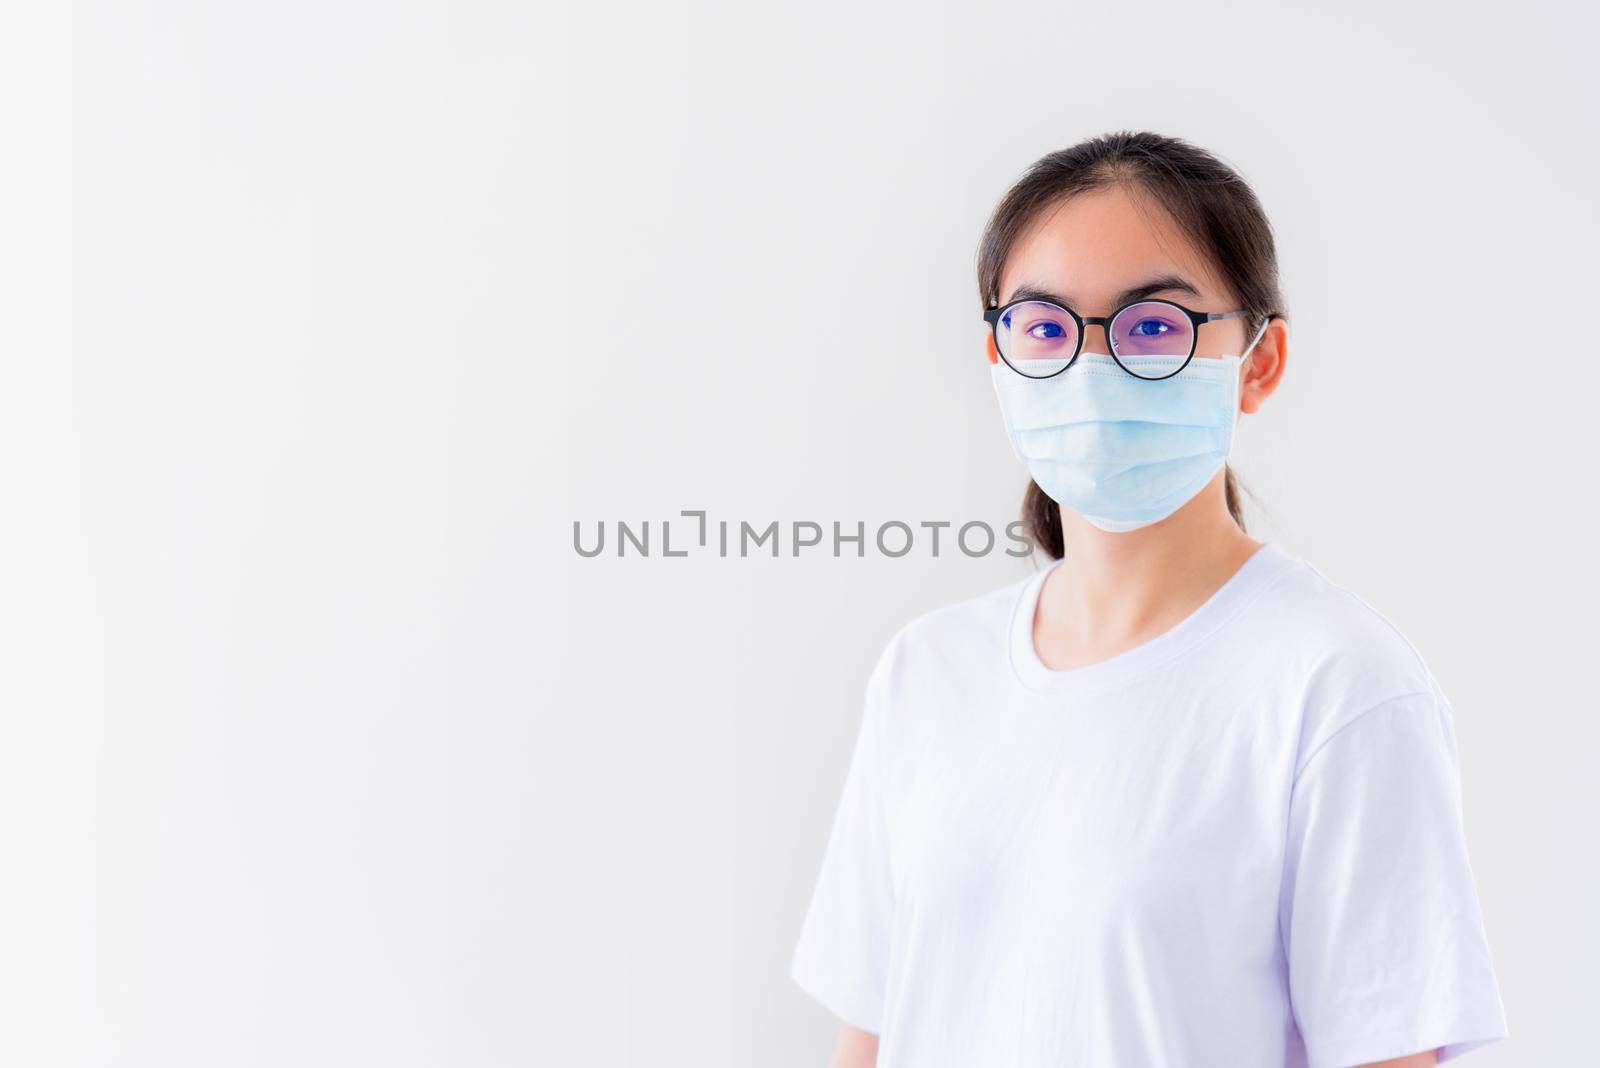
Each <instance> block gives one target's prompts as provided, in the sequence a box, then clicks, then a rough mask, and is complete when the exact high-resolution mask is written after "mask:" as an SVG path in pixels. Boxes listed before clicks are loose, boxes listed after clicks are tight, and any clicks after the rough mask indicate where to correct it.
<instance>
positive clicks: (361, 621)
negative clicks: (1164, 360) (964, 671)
mask: <svg viewBox="0 0 1600 1068" xmlns="http://www.w3.org/2000/svg"><path fill="white" fill-rule="evenodd" d="M1595 20H1596V15H1595V10H1594V8H1593V7H1592V5H1581V4H1577V3H1551V2H1540V3H1521V4H1516V5H1504V6H1500V7H1498V8H1484V7H1482V6H1475V7H1471V8H1470V9H1469V8H1467V7H1462V6H1460V5H1456V6H1442V5H1441V6H1437V7H1434V6H1430V7H1427V8H1424V7H1420V6H1417V7H1411V6H1407V5H1403V4H1394V3H1385V4H1380V5H1371V6H1367V7H1363V6H1361V5H1354V6H1352V5H1349V4H1342V5H1334V6H1330V5H1321V6H1320V7H1317V8H1315V9H1312V10H1307V11H1301V12H1293V11H1290V10H1288V9H1286V8H1285V7H1283V6H1280V5H1260V6H1239V7H1233V6H1224V5H1169V6H1162V5H1151V4H1141V5H1138V6H1137V8H1124V7H1119V6H1117V5H1104V4H1100V5H1083V6H1076V7H1074V6H1068V5H1063V4H1048V5H1038V6H1013V7H1009V8H1008V7H1006V6H994V5H982V6H980V5H978V4H976V3H970V2H969V3H964V4H959V5H957V4H944V5H942V6H941V5H929V4H916V5H912V4H907V5H904V6H901V7H888V6H881V5H874V4H862V3H852V4H845V5H828V4H819V3H806V4H790V5H786V6H784V7H781V8H769V7H767V6H765V5H753V4H742V3H732V2H728V3H725V4H720V5H714V4H696V5H692V6H686V5H683V4H645V3H616V2H611V3H603V4H593V5H584V6H579V5H571V6H566V7H559V8H557V7H541V6H535V5H529V4H525V3H513V2H503V3H485V2H478V3H457V4H447V3H444V2H421V3H418V2H410V3H407V2H389V3H382V4H380V3H375V2H373V3H353V2H348V0H345V2H327V0H321V2H316V3H313V2H309V0H307V2H289V3H273V4H265V3H258V4H240V3H200V2H192V3H176V2H168V3H149V2H146V3H134V2H119V3H112V2H103V3H92V2H85V3H79V4H77V5H76V7H75V8H73V7H68V6H66V5H42V4H36V5H16V6H15V8H14V9H11V10H8V13H7V15H6V16H5V25H4V26H3V27H0V30H3V32H0V40H3V41H4V45H3V49H4V55H3V57H0V58H3V60H4V62H0V108H3V110H4V115H5V124H4V128H5V130H6V131H7V135H6V147H7V151H6V155H5V159H6V164H5V167H4V175H3V177H0V183H3V184H0V189H3V192H4V196H3V197H0V234H3V235H4V236H3V238H0V246H3V248H0V308H3V311H4V314H3V316H0V319H3V324H0V330H3V331H4V334H3V338H0V341H3V344H0V356H3V360H4V366H3V370H4V376H3V388H0V478H3V482H0V492H3V500H4V502H5V512H4V516H3V523H0V550H3V552H0V604H3V607H0V627H3V629H0V717H3V718H0V723H3V729H4V733H3V736H0V856H3V858H4V869H3V878H0V1062H3V1063H5V1064H8V1065H9V1064H15V1065H30V1066H32V1065H119V1066H120V1065H128V1066H140V1068H143V1066H150V1068H156V1066H160V1068H180V1066H182V1068H188V1066H196V1068H199V1066H206V1068H211V1066H215V1065H230V1066H231V1065H261V1066H274V1068H278V1066H283V1065H340V1066H343V1065H351V1064H383V1065H388V1066H393V1068H401V1066H410V1065H452V1066H454V1065H470V1066H478V1065H556V1064H563V1065H604V1066H611V1065H650V1066H664V1065H695V1066H709V1065H728V1066H733V1065H739V1066H745V1065H755V1064H760V1065H782V1066H805V1065H811V1066H819V1065H821V1064H822V1063H824V1061H825V1058H826V1053H827V1050H828V1048H829V1046H830V1043H831V1039H832V1034H833V1030H834V1027H835V1024H834V1022H833V1021H832V1020H831V1019H830V1018H829V1017H828V1016H827V1015H826V1012H825V1010H823V1009H821V1008H820V1007H819V1006H817V1005H815V1004H814V1003H812V1002H811V1001H810V1000H809V999H807V998H806V997H805V995H804V994H802V993H801V992H799V991H798V990H797V989H796V988H794V987H793V986H792V985H791V983H790V982H789V980H788V978H787V975H786V971H787V966H788V960H789V952H790V950H791V948H792V944H793V940H794V937H795V936H796V934H797V932H798V926H799V922H800V919H801V916H802V912H803V909H804V906H805V903H806V901H807V899H808V897H809V894H810V891H811V888H812V884H813V880H814V878H815V874H816V870H817V865H818V864H819V862H820V859H821V851H822V846H823V843H824V840H825V836H826V833H827V829H828V825H829V822H830V820H831V818H832V815H833V806H834V804H835V803H836V799H837V794H838V790H839V788H840V786H841V784H842V782H843V776H844V770H845V765H846V761H847V759H848V756H849V745H850V742H851V740H852V738H853V736H854V732H855V730H856V727H857V724H858V721H859V715H860V704H859V702H860V693H861V687H862V684H863V683H864V681H865V677H866V672H867V670H868V668H869V667H870V666H871V663H872V661H873V659H874V658H875V657H876V655H877V653H878V652H879V650H880V649H881V648H882V645H883V643H884V642H885V641H886V640H887V639H888V637H889V636H890V635H891V634H892V633H893V631H894V630H895V629H896V628H897V627H898V626H900V625H901V624H902V623H904V622H905V621H906V620H908V619H910V618H911V617H912V616H913V615H915V614H917V613H919V612H921V611H923V610H925V609H928V608H931V607H934V606H936V605H939V604H944V603H947V602H949V601H951V600H955V599H958V598H962V597H965V596H968V595H970V594H974V593H977V592H980V591H983V590H987V589H990V588H993V587H994V586H996V585H999V584H1002V583H1006V582H1010V581H1012V580H1013V579H1015V578H1018V577H1020V576H1021V575H1022V574H1023V573H1024V572H1025V570H1026V568H1027V566H1028V565H1026V564H1024V563H1021V562H1019V561H1016V560H1012V559H1009V558H1007V557H1005V556H1003V555H1000V554H995V555H993V556H990V557H987V558H983V559H977V560H974V559H969V558H967V557H965V556H963V555H961V554H959V553H952V552H950V551H948V547H947V548H946V551H945V552H943V553H942V554H941V555H940V556H938V557H934V556H932V555H931V553H930V552H928V551H927V547H926V544H925V543H921V544H919V546H918V548H917V550H916V551H914V552H913V553H912V554H911V555H909V556H906V557H905V558H903V559H889V558H887V557H884V556H882V555H880V554H878V553H877V552H876V551H875V550H872V549H871V548H870V546H869V550H868V554H867V557H866V558H865V559H859V560H858V559H854V558H845V559H835V558H833V557H832V556H831V555H828V554H826V553H824V552H822V551H818V550H813V551H812V552H811V553H809V554H807V555H802V556H801V557H800V558H794V557H792V556H787V555H785V556H784V557H781V558H779V559H771V558H767V557H763V558H752V559H722V558H718V557H717V556H715V555H714V554H709V553H706V552H698V553H692V554H691V555H690V556H689V557H687V558H682V559H664V558H662V557H661V556H660V555H659V552H658V551H657V552H655V553H654V554H653V555H652V556H651V557H650V558H647V559H636V558H629V559H618V558H616V557H615V556H614V555H611V554H610V553H608V554H607V555H605V556H603V557H600V558H597V559H593V560H589V559H583V558H580V557H579V556H578V555H577V554H576V553H575V552H574V550H573V547H572V526H573V523H574V521H581V522H582V523H584V524H585V525H586V529H588V530H592V529H593V525H594V524H596V523H598V522H599V521H601V520H604V521H606V522H607V523H608V524H612V523H615V522H616V521H617V520H629V521H631V522H634V523H635V524H638V523H642V522H643V521H645V520H651V521H652V522H653V524H654V526H655V531H654V532H653V533H654V537H655V539H657V540H655V541H653V543H652V549H653V550H659V537H660V527H659V524H660V523H661V521H662V520H665V519H667V518H669V517H673V516H676V515H677V513H678V512H679V511H680V510H682V509H705V510H707V511H708V512H709V513H710V518H711V519H712V520H713V521H716V520H719V519H726V520H729V521H730V522H733V523H738V522H739V521H741V520H743V521H749V522H751V523H754V524H757V525H765V524H766V523H768V522H771V521H773V520H778V521H780V522H783V523H788V522H791V521H794V520H812V521H816V522H820V523H823V524H831V523H832V522H834V521H839V522H842V523H845V524H846V525H847V526H851V527H853V526H854V524H855V523H857V522H865V523H867V524H868V529H869V530H871V529H874V528H875V527H876V526H877V524H879V523H882V522H885V521H888V520H894V519H898V520H902V521H905V522H909V523H912V524H916V523H919V522H921V521H924V520H950V521H954V522H956V523H960V522H965V521H967V520H972V519H982V520H985V521H988V522H990V523H991V524H993V525H995V526H1000V525H1002V524H1004V523H1005V522H1006V521H1008V520H1009V519H1010V518H1011V517H1012V514H1013V512H1014V510H1015V507H1016V504H1017V501H1018V500H1019V498H1020V494H1021V489H1022V487H1023V485H1024V481H1025V478H1024V474H1023V472H1022V471H1021V470H1020V468H1019V466H1018V465H1017V463H1016V461H1015V460H1014V459H1013V458H1012V456H1011V454H1010V451H1009V448H1008V447H1007V445H1006V443H1005V440H1004V435H1003V433H1002V430H1001V427H1000V422H999V415H998V413H997V411H996V410H995V403H994V398H993V395H992V391H991V389H990V387H989V384H988V379H987V365H986V363H985V361H984V358H983V356H982V350H981V337H982V326H981V323H980V321H979V318H978V313H979V303H978V298H977V293H976V288H975V282H974V279H973V270H972V267H973V257H974V252H975V248H976V243H977V240H978V236H979V233H980V231H981V227H982V224H983V221H984V218H985V216H986V215H987V213H988V211H989V210H990V209H991V207H992V206H993V204H994V202H995V201H996V200H997V199H998V197H999V196H1000V194H1001V193H1002V192H1003V190H1004V189H1005V187H1006V185H1007V184H1009V182H1011V181H1012V180H1013V179H1014V178H1015V177H1016V176H1017V175H1018V174H1019V173H1020V172H1021V170H1022V169H1023V168H1024V167H1026V166H1027V165H1028V164H1029V163H1030V162H1032V161H1033V160H1034V159H1035V158H1037V157H1038V156H1040V155H1042V154H1044V153H1046V152H1048V151H1051V150H1053V149H1057V148H1061V147H1065V146H1066V145H1068V144H1071V143H1072V142H1074V141H1076V140H1078V139H1080V138H1082V137H1086V136H1090V135H1093V134H1097V133H1102V132H1107V131H1110V130H1115V129H1121V128H1131V129H1140V128H1148V129H1152V130H1155V131H1158V132H1161V133H1167V134H1172V135H1176V136H1181V137H1184V138H1187V139H1189V140H1191V141H1193V142H1195V143H1197V144H1199V145H1201V146H1203V147H1205V148H1208V149H1210V150H1211V151H1213V152H1215V153H1217V154H1218V155H1220V156H1221V157H1222V158H1223V159H1224V160H1226V161H1227V162H1229V163H1231V164H1233V165H1234V166H1236V167H1237V168H1239V169H1240V171H1241V172H1242V173H1243V174H1244V176H1245V177H1246V178H1247V179H1248V180H1249V181H1250V182H1252V183H1253V185H1254V186H1255V188H1256V189H1257V191H1258V193H1259V194H1260V196H1261V198H1262V200H1263V202H1264V204H1265V205H1266V208H1267V211H1268V213H1269V215H1270V216H1271V218H1272V220H1273V223H1274V226H1275V227H1276V230H1277V234H1278V238H1279V242H1280V255H1281V261H1282V269H1283V277H1284V284H1285V287H1286V290H1287V295H1288V300H1289V311H1290V317H1291V350H1290V356H1289V362H1288V372H1287V375H1286V377H1285V380H1284V383H1283V386H1282V388H1281V389H1280V391H1279V392H1278V393H1277V395H1275V396H1274V397H1273V398H1272V399H1271V400H1270V402H1269V403H1268V405H1267V407H1266V408H1265V409H1264V410H1263V411H1262V412H1261V413H1259V414H1257V415H1253V416H1250V417H1248V418H1247V419H1246V420H1245V422H1244V423H1243V424H1242V426H1241V436H1240V439H1239V441H1238V444H1237V448H1236V451H1235V454H1234V457H1233V459H1234V462H1235V465H1236V468H1237V470H1238V471H1239V473H1240V475H1241V477H1242V479H1243V481H1244V482H1245V483H1246V484H1247V485H1248V486H1249V487H1250V488H1251V489H1252V490H1253V491H1254V492H1255V493H1256V494H1257V495H1258V496H1259V498H1260V503H1259V504H1256V505H1253V506H1252V518H1251V528H1250V529H1251V531H1252V533H1253V534H1255V535H1256V536H1257V537H1260V538H1264V539H1267V540H1275V541H1278V542H1279V543H1281V544H1282V545H1284V546H1285V547H1286V548H1288V549H1290V550H1292V551H1294V552H1296V553H1298V554H1300V555H1302V556H1304V557H1305V558H1306V559H1308V560H1310V561H1311V562H1312V563H1314V564H1315V565H1316V566H1318V567H1319V568H1320V569H1322V570H1323V571H1324V572H1325V573H1326V574H1328V575H1329V577H1331V578H1333V579H1334V580H1336V581H1338V582H1341V583H1342V584H1345V585H1347V586H1348V587H1349V588H1351V589H1352V590H1354V591H1355V592H1357V593H1359V594H1360V595H1362V596H1363V597H1365V598H1367V599H1368V600H1369V601H1371V602H1372V603H1373V604H1374V606H1375V607H1377V608H1378V609H1379V610H1380V611H1382V612H1383V613H1384V614H1385V615H1387V616H1388V617H1389V618H1390V619H1391V620H1392V621H1394V622H1395V623H1396V625H1397V626H1399V627H1400V628H1401V630H1402V631H1403V632H1404V633H1406V635H1407V636H1408V637H1409V638H1410V639H1411V640H1412V641H1413V642H1414V643H1415V644H1416V645H1417V646H1418V647H1419V648H1420V649H1421V651H1422V652H1423V654H1424V656H1425V657H1426V659H1427V660H1428V663H1429V665H1430V667H1431V668H1432V669H1433V670H1434V672H1435V674H1436V675H1437V676H1438V677H1439V679H1440V680H1441V682H1442V683H1443V685H1444V686H1445V688H1446V691H1447V693H1448V694H1449V695H1450V696H1451V698H1452V702H1453V706H1454V709H1455V712H1456V716H1457V728H1458V732H1459V741H1460V748H1461V758H1462V764H1463V772H1464V781H1465V809H1466V818H1467V828H1468V838H1469V843H1470V847H1471V857H1472V861H1473V865H1474V869H1475V872H1476V875H1477V878H1478V882H1479V888H1480V893H1481V895H1482V899H1483V906H1484V913H1485V922H1486V926H1487V929H1488V932H1489V936H1490V943H1491V947H1492V950H1493V953H1494V958H1495V963H1496V966H1497V969H1498V972H1499V976H1500V981H1501V986H1502V992H1503V995H1504V998H1505V1002H1506V1008H1507V1016H1508V1021H1509V1026H1510V1029H1511V1031H1512V1037H1511V1038H1510V1039H1509V1040H1508V1041H1507V1042H1504V1043H1500V1044H1498V1045H1497V1046H1496V1047H1493V1048H1490V1049H1487V1050H1485V1051H1483V1052H1481V1053H1475V1054H1473V1055H1472V1059H1473V1060H1474V1062H1475V1063H1477V1062H1481V1064H1482V1065H1483V1066H1484V1068H1490V1066H1492V1065H1513V1064H1516V1065H1527V1064H1542V1063H1564V1062H1565V1061H1566V1059H1567V1058H1569V1057H1570V1056H1572V1055H1575V1054H1576V1053H1577V1051H1580V1050H1583V1049H1586V1048H1588V1047H1589V1046H1590V1045H1591V1044H1592V1039H1591V1037H1590V1035H1589V1031H1590V1025H1591V1020H1592V1016H1593V1003H1594V1000H1595V995H1596V990H1595V987H1594V982H1593V979H1592V971H1593V969H1592V965H1591V962H1592V961H1593V960H1594V958H1595V957H1596V954H1597V952H1600V939H1597V925H1596V919H1595V910H1594V904H1593V891H1594V885H1595V879H1596V875H1597V871H1596V863H1595V860H1594V856H1593V852H1592V849H1591V848H1590V846H1591V843H1592V838H1593V826H1594V822H1593V821H1594V818H1595V816H1596V807H1597V806H1596V800H1597V786H1596V782H1597V778H1600V776H1596V774H1595V772H1594V764H1595V751H1596V746H1597V743H1600V730H1597V728H1596V714H1597V712H1600V702H1597V701H1596V699H1595V696H1594V686H1593V682H1592V676H1591V672H1590V670H1589V669H1590V667H1591V666H1592V665H1593V664H1594V663H1595V661H1596V658H1597V656H1600V633H1597V627H1596V625H1595V622H1594V605H1595V603H1596V599H1597V597H1600V588H1597V587H1600V584H1597V575H1596V572H1597V567H1596V563H1595V560H1596V556H1597V551H1596V548H1595V520H1596V508H1595V504H1594V494H1595V486H1596V484H1597V481H1600V480H1597V479H1596V477H1595V473H1594V465H1595V460H1596V458H1597V457H1596V454H1597V451H1600V450H1597V448H1596V445H1595V415H1594V412H1595V398H1596V391H1597V389H1600V372H1597V370H1596V363H1597V361H1600V351H1597V342H1596V336H1595V331H1594V319H1595V314H1594V311H1593V308H1594V305H1595V294H1596V283H1597V281H1600V279H1597V278H1596V271H1595V268H1594V263H1595V260H1594V250H1595V248H1596V245H1597V239H1600V227H1597V225H1596V208H1595V198H1594V188H1595V169H1596V168H1595V164H1596V133H1597V120H1596V115H1597V114H1600V109H1597V108H1596V103H1597V92H1596V90H1597V84H1596V76H1595V73H1594V71H1595V69H1596V68H1595V66H1594V62H1593V59H1594V54H1595V49H1596V46H1597V44H1600V39H1597V37H1600V35H1597V33H1596V22H1595ZM689 531H690V528H689V527H687V526H685V527H683V528H682V529H681V530H680V529H679V528H677V527H675V528H674V533H673V537H674V545H675V546H677V545H681V544H683V541H684V540H686V539H685V537H684V536H685V535H687V534H688V533H689ZM785 548H786V551H787V543H786V546H785Z"/></svg>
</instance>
